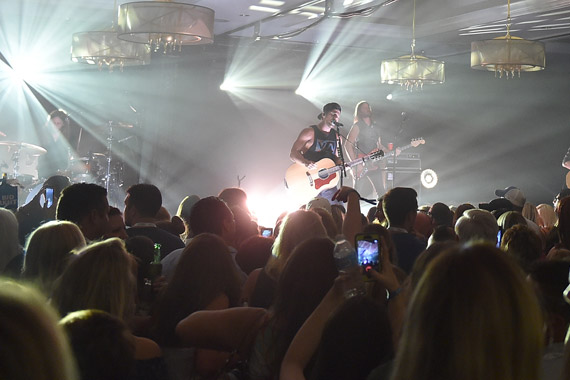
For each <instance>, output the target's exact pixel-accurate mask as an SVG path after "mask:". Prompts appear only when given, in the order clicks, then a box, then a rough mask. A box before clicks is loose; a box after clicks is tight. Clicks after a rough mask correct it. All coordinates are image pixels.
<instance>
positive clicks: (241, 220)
mask: <svg viewBox="0 0 570 380" xmlns="http://www.w3.org/2000/svg"><path fill="white" fill-rule="evenodd" d="M230 210H231V211H232V214H233V215H234V220H235V234H234V238H233V242H232V244H231V246H232V247H239V246H240V245H241V243H243V242H244V241H245V240H246V239H248V238H249V237H251V236H255V235H259V226H258V225H257V223H256V222H254V221H253V220H252V219H251V215H250V214H249V212H248V211H247V210H244V209H243V208H241V207H240V206H232V207H230Z"/></svg>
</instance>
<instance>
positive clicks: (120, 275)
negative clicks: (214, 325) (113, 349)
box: [52, 238, 162, 360]
mask: <svg viewBox="0 0 570 380" xmlns="http://www.w3.org/2000/svg"><path fill="white" fill-rule="evenodd" d="M135 265H136V264H135V260H134V258H133V257H132V256H131V255H130V254H129V253H128V252H127V251H126V249H125V243H124V242H123V241H122V240H121V239H118V238H112V239H107V240H104V241H102V242H98V243H93V244H91V245H89V246H87V247H85V248H83V249H82V250H81V251H79V253H78V255H77V257H76V259H75V260H73V261H72V262H71V263H69V265H68V266H67V268H66V269H65V270H64V272H63V274H62V275H61V277H60V279H59V281H58V282H57V283H56V286H55V289H54V292H53V298H52V302H53V305H54V306H55V307H57V309H58V310H59V312H60V313H61V315H62V316H66V315H67V314H69V313H71V312H73V311H79V310H86V309H97V310H102V311H105V312H107V313H109V314H111V315H113V316H115V317H117V318H119V319H121V320H122V321H124V322H125V323H126V324H127V325H129V324H130V323H131V320H132V318H133V316H134V313H135V295H136V280H135V275H134V271H135ZM134 342H135V359H136V360H147V359H151V358H158V357H161V356H162V353H161V351H160V348H159V347H158V345H157V344H156V343H155V342H153V341H152V340H150V339H146V338H142V337H135V338H134Z"/></svg>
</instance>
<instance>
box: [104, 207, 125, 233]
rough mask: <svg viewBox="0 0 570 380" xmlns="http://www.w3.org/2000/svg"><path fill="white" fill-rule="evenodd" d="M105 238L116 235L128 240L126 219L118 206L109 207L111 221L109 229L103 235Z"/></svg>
mask: <svg viewBox="0 0 570 380" xmlns="http://www.w3.org/2000/svg"><path fill="white" fill-rule="evenodd" d="M103 237H104V238H105V239H109V238H112V237H116V238H119V239H123V240H127V239H128V238H129V235H127V228H126V227H125V220H124V219H123V213H122V212H121V210H119V209H118V208H116V207H109V223H108V224H107V231H106V232H105V234H104V235H103Z"/></svg>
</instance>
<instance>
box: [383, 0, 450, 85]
mask: <svg viewBox="0 0 570 380" xmlns="http://www.w3.org/2000/svg"><path fill="white" fill-rule="evenodd" d="M411 47H412V53H411V54H410V55H403V56H401V57H398V58H392V59H387V60H384V61H382V65H381V67H380V78H381V81H382V83H388V84H394V83H397V84H399V85H400V86H404V87H406V89H407V90H410V91H413V90H414V89H421V88H423V86H424V84H442V83H443V82H445V63H444V62H443V61H438V60H436V59H431V58H427V57H424V56H421V55H416V53H415V47H416V0H414V8H413V13H412V45H411Z"/></svg>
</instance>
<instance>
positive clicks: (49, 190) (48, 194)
mask: <svg viewBox="0 0 570 380" xmlns="http://www.w3.org/2000/svg"><path fill="white" fill-rule="evenodd" d="M51 206H53V189H52V188H51V187H47V188H46V208H51Z"/></svg>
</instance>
